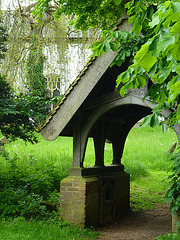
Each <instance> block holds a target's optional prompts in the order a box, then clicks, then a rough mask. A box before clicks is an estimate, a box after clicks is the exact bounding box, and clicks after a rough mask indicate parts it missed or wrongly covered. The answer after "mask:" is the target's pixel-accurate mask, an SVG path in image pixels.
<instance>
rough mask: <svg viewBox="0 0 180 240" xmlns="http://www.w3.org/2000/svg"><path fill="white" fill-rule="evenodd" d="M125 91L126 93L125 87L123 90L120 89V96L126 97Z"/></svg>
mask: <svg viewBox="0 0 180 240" xmlns="http://www.w3.org/2000/svg"><path fill="white" fill-rule="evenodd" d="M124 91H125V86H123V87H122V88H121V89H120V95H121V96H122V97H124V94H125V93H124Z"/></svg>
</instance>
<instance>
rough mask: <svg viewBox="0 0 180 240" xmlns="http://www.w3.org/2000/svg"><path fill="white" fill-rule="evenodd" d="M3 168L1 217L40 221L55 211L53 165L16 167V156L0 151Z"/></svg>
mask: <svg viewBox="0 0 180 240" xmlns="http://www.w3.org/2000/svg"><path fill="white" fill-rule="evenodd" d="M1 157H3V158H4V159H5V160H6V163H7V164H6V166H4V167H3V169H1V172H0V199H1V205H0V215H1V218H7V217H17V216H23V217H25V218H26V219H30V218H38V219H42V218H44V217H46V216H48V215H49V214H50V213H51V212H53V211H56V212H58V211H59V192H60V186H59V183H60V179H61V176H60V172H58V171H56V170H55V167H54V166H53V165H50V164H47V163H44V165H42V164H41V165H38V163H37V160H36V159H33V160H32V162H31V165H24V166H23V167H22V166H21V167H20V166H18V164H17V161H18V157H17V156H16V155H15V156H14V157H11V158H10V157H9V154H7V152H5V151H2V150H1Z"/></svg>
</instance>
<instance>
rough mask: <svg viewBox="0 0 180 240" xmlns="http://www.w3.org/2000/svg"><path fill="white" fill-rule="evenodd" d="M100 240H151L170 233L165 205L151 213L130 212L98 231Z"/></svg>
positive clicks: (168, 214) (168, 217)
mask: <svg viewBox="0 0 180 240" xmlns="http://www.w3.org/2000/svg"><path fill="white" fill-rule="evenodd" d="M99 231H100V232H102V233H103V236H101V237H100V240H152V239H154V238H155V237H158V236H159V235H160V234H161V235H165V234H168V233H170V232H171V213H170V211H169V207H168V206H167V205H164V206H161V207H156V208H155V209H153V210H151V211H144V212H131V213H130V214H129V215H128V216H126V217H124V218H123V219H122V220H121V221H119V222H117V223H115V224H113V225H109V226H106V227H103V228H100V229H99Z"/></svg>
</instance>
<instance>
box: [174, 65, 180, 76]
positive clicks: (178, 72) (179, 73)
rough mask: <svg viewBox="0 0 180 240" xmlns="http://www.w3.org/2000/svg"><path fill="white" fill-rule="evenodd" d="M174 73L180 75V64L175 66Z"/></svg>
mask: <svg viewBox="0 0 180 240" xmlns="http://www.w3.org/2000/svg"><path fill="white" fill-rule="evenodd" d="M175 71H176V73H177V74H178V75H180V65H178V66H177V67H176V70H175Z"/></svg>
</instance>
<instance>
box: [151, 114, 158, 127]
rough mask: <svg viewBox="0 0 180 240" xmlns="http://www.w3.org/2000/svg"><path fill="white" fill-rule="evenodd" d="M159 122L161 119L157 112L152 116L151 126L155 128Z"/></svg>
mask: <svg viewBox="0 0 180 240" xmlns="http://www.w3.org/2000/svg"><path fill="white" fill-rule="evenodd" d="M158 124H159V119H158V115H157V114H156V113H154V114H153V115H152V117H151V120H150V126H151V127H152V128H154V127H155V126H157V125H158Z"/></svg>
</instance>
